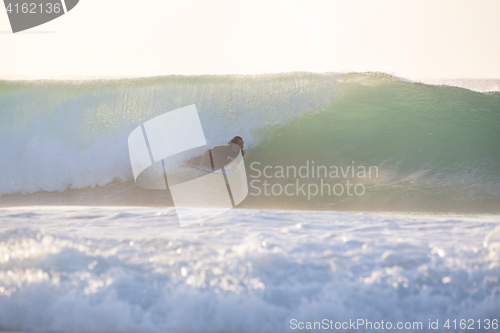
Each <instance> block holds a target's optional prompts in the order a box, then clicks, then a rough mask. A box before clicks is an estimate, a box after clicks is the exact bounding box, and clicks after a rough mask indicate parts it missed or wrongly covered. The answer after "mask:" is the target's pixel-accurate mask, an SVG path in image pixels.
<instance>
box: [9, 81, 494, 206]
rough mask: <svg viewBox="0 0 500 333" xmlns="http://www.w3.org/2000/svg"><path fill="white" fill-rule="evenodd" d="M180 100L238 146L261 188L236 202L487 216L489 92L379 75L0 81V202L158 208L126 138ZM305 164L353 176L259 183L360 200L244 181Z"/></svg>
mask: <svg viewBox="0 0 500 333" xmlns="http://www.w3.org/2000/svg"><path fill="white" fill-rule="evenodd" d="M190 104H195V105H196V107H197V109H198V111H199V115H200V119H201V122H202V126H203V129H204V132H205V136H206V137H207V139H208V140H209V141H222V142H224V141H227V140H229V139H230V138H232V137H233V136H235V135H240V136H242V137H243V138H244V139H245V145H246V155H245V163H246V166H247V174H248V176H249V181H251V180H254V179H256V180H258V181H259V182H254V183H253V184H254V186H255V187H258V188H259V189H260V190H261V191H262V193H261V194H260V195H254V194H257V192H258V191H257V189H255V188H253V190H252V189H251V190H250V195H249V196H248V198H247V199H246V200H245V201H244V202H243V203H242V204H241V205H242V207H248V208H259V207H260V208H264V207H265V208H281V209H315V210H316V209H327V210H330V209H334V210H375V211H376V210H379V211H391V210H403V211H433V212H464V213H498V212H500V207H499V205H498V202H500V201H499V200H500V149H498V144H499V142H500V131H499V130H500V94H499V93H479V92H474V91H471V90H467V89H462V88H457V87H449V86H430V85H424V84H415V83H410V82H405V81H402V80H399V79H397V78H394V77H391V76H389V75H385V74H380V73H353V74H344V75H339V74H311V73H288V74H273V75H259V76H241V75H240V76H238V75H235V76H193V77H184V76H167V77H155V78H144V79H123V80H109V81H106V80H101V81H81V82H76V81H27V82H13V81H1V82H0V109H1V112H0V139H1V141H0V142H1V144H0V154H1V156H2V157H3V158H2V159H1V161H0V172H1V173H2V175H3V177H2V179H1V180H0V194H1V195H2V201H3V205H18V204H22V203H30V204H31V203H36V204H47V203H50V204H75V203H76V204H79V203H80V202H82V203H83V204H90V205H93V204H127V205H136V204H138V205H144V204H146V205H160V206H161V205H166V204H168V198H167V199H165V196H162V199H157V198H156V196H157V195H156V194H155V195H154V197H155V198H153V195H151V193H152V192H147V191H141V190H139V189H137V188H136V186H135V184H134V183H133V180H132V173H131V169H130V161H129V156H128V149H127V136H128V134H129V133H130V131H131V130H132V129H133V128H135V127H136V126H138V125H139V124H140V123H141V122H143V121H145V120H147V119H151V118H153V117H155V116H157V115H160V114H163V113H165V112H168V111H170V110H173V109H176V108H179V107H182V106H185V105H190ZM313 161H314V165H315V166H316V168H317V167H320V166H322V167H324V168H326V169H328V170H329V171H330V170H332V169H331V167H332V166H334V167H337V168H338V169H340V168H343V169H342V170H344V171H346V170H347V167H351V168H352V167H356V169H355V170H356V174H355V177H352V173H351V172H350V171H352V169H349V171H348V172H346V173H345V175H346V176H345V177H344V176H342V172H341V171H339V172H340V175H341V176H339V177H336V178H331V177H324V176H322V177H314V178H313V177H311V176H310V177H309V178H308V179H303V178H300V177H297V176H295V177H294V176H290V175H288V177H284V178H283V177H280V178H277V177H274V175H273V177H272V179H270V180H269V184H270V186H272V185H275V184H277V185H276V187H275V190H278V185H279V186H281V187H284V186H286V185H287V184H292V183H293V184H296V182H297V181H299V182H300V184H302V183H305V184H306V187H307V186H308V185H309V184H311V186H313V185H312V184H316V185H317V186H320V185H321V178H323V182H324V183H328V184H329V186H330V187H332V186H334V185H335V184H340V185H343V186H345V185H346V182H347V181H348V180H349V181H350V182H351V183H352V184H353V185H358V184H361V185H362V186H363V189H364V194H363V195H361V196H357V195H353V196H349V195H347V194H346V193H344V194H343V195H331V194H330V195H314V196H310V195H307V193H306V195H302V193H299V194H298V195H294V196H286V195H278V196H276V195H273V194H272V193H271V194H270V195H268V196H266V195H265V194H263V193H264V192H263V190H264V188H263V186H264V185H263V182H264V180H266V179H264V176H263V175H260V177H257V178H253V177H251V176H258V175H259V174H258V172H257V171H255V170H254V169H259V170H260V171H262V169H263V168H264V167H265V166H270V167H272V168H273V170H274V169H275V167H276V166H283V167H285V168H286V167H295V168H296V169H298V168H300V167H301V166H304V165H306V164H307V163H309V165H312V164H313ZM254 162H257V164H253V166H254V167H253V168H250V165H252V163H254ZM362 166H363V167H365V168H369V167H373V170H374V172H373V174H372V176H371V177H368V176H366V177H361V178H360V177H357V171H358V170H361V169H359V167H362ZM323 170H324V169H323ZM375 170H376V171H377V172H376V173H375ZM316 171H317V169H316ZM375 174H376V175H377V176H376V177H375V176H374V175H375ZM294 186H295V185H294ZM357 189H358V190H359V191H358V193H359V192H360V191H361V189H362V188H361V187H360V186H359V187H358V188H357ZM275 193H277V191H275ZM166 197H168V195H166Z"/></svg>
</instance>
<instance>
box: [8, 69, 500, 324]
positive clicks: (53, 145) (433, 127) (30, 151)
mask: <svg viewBox="0 0 500 333" xmlns="http://www.w3.org/2000/svg"><path fill="white" fill-rule="evenodd" d="M192 104H194V105H196V108H197V110H198V113H199V117H200V121H201V124H202V127H203V131H204V134H205V137H206V138H207V140H208V141H209V142H227V141H228V140H229V139H231V138H232V137H234V136H235V135H239V136H241V137H243V139H244V141H245V157H244V163H245V166H246V170H247V179H248V181H249V184H250V182H252V181H254V183H253V185H254V186H255V187H257V188H258V189H260V190H262V191H261V193H259V194H258V195H254V194H255V193H256V189H255V188H254V187H252V186H249V195H248V197H247V198H246V199H245V200H244V201H243V202H242V203H241V204H240V205H238V206H237V208H236V209H232V210H230V211H229V212H226V213H224V214H223V215H220V216H218V217H215V218H211V219H208V220H206V221H204V222H203V223H199V224H193V225H190V226H187V227H183V228H181V227H180V225H179V220H178V219H177V215H176V210H175V208H174V207H173V201H172V198H171V195H170V193H169V191H168V190H146V189H142V188H140V187H138V186H137V185H136V184H135V182H134V179H133V175H132V170H131V166H130V158H129V151H128V147H127V138H128V135H129V134H130V132H131V131H132V130H133V129H134V128H136V127H137V126H139V125H140V124H141V123H143V122H144V121H147V120H149V119H153V118H154V117H156V116H158V115H161V114H164V113H165V112H168V111H171V110H174V109H177V108H180V107H183V106H187V105H192ZM499 142H500V93H499V92H498V91H481V92H479V91H473V90H468V89H463V88H459V87H454V86H445V85H426V84H422V83H415V82H409V81H407V80H403V79H399V78H395V77H392V76H389V75H386V74H383V73H350V74H335V73H324V74H313V73H285V74H269V75H256V76H249V75H226V76H209V75H207V76H164V77H151V78H141V79H120V80H92V81H48V80H42V81H0V175H1V177H0V331H15V332H79V333H80V332H81V333H84V332H85V333H90V332H95V333H105V332H117V333H118V332H134V333H138V332H174V333H193V332H214V333H221V332H242V333H243V332H294V331H304V330H301V329H299V328H298V327H296V328H295V329H294V327H293V325H294V324H293V323H298V322H302V323H307V322H309V323H314V322H320V323H321V322H323V320H325V319H326V320H327V321H331V322H332V325H333V326H332V327H330V328H328V329H306V330H305V331H310V332H312V331H317V330H319V331H353V332H387V331H390V332H393V331H395V330H397V329H396V325H397V323H398V322H401V323H403V326H404V324H405V323H412V324H413V323H422V329H414V328H411V329H401V330H402V331H412V332H417V331H429V329H428V325H429V323H430V322H436V321H438V328H437V329H433V331H436V332H450V331H466V330H467V331H475V332H483V331H484V332H491V331H494V330H495V329H494V327H493V326H492V325H493V323H494V322H495V321H496V322H497V323H498V320H500V316H499V314H500V281H499V280H500V204H499V203H500V150H499V149H498V143H499ZM251 166H253V167H251ZM313 166H314V167H313ZM322 166H324V167H325V169H327V168H328V169H327V170H328V173H325V174H322V169H318V167H322ZM361 166H362V167H365V170H367V172H366V175H364V176H363V174H362V173H358V172H359V170H360V169H359V168H360V167H361ZM265 167H268V169H265V170H267V171H264V168H265ZM332 167H333V168H332ZM354 167H356V173H355V172H354V169H353V168H354ZM370 167H371V168H372V169H370ZM301 168H302V169H301ZM314 168H316V169H314ZM335 168H337V169H338V173H337V174H336V173H335V172H334V171H335ZM348 168H350V169H348ZM280 170H286V171H290V170H292V171H293V170H296V171H297V174H294V173H290V172H288V173H286V172H283V173H282V174H280V173H279V172H280ZM299 170H302V171H303V173H300V174H299ZM306 170H308V172H309V173H308V174H307V177H306V176H305V171H306ZM346 170H347V171H346ZM368 170H372V171H373V172H372V173H371V174H368ZM374 170H376V172H375V171H374ZM269 172H271V174H270V173H269ZM332 172H333V173H332ZM321 175H323V176H321ZM268 176H271V177H270V178H269V177H268ZM264 182H268V183H269V184H270V185H269V187H268V188H267V190H268V191H271V190H272V187H273V186H274V189H279V188H282V189H284V188H286V186H287V185H289V184H297V187H299V185H304V186H305V188H308V186H309V187H310V188H311V187H312V184H319V185H321V184H323V183H326V184H327V185H328V186H329V188H330V189H334V188H337V189H338V188H340V186H344V187H345V186H346V184H347V182H351V183H354V185H358V186H361V185H362V186H363V188H364V189H365V192H364V193H363V194H362V195H352V196H349V195H348V194H347V193H345V192H343V193H342V194H341V195H333V194H330V195H319V194H317V195H309V197H307V196H303V195H300V193H299V192H297V193H299V195H293V196H287V195H274V194H273V193H272V191H271V192H264V191H263V190H264V187H262V186H263V184H264ZM322 182H323V183H322ZM325 188H326V187H325ZM359 188H360V187H358V189H359ZM295 190H296V189H294V191H295ZM266 193H270V194H269V195H266ZM275 193H277V192H275ZM358 193H359V192H358ZM309 194H310V193H309ZM184 209H189V208H184ZM198 214H202V213H199V212H198ZM358 319H359V320H364V321H370V322H372V323H380V322H381V321H384V323H386V324H387V323H388V322H390V323H391V324H392V325H393V327H392V328H390V329H389V328H387V326H385V328H380V329H377V328H366V327H365V326H360V327H356V328H352V326H351V327H350V328H349V329H345V328H344V329H342V328H341V329H338V328H335V323H340V325H341V326H342V323H345V322H349V321H356V320H358ZM453 320H455V321H456V323H458V326H457V328H453ZM461 320H465V321H466V322H467V325H468V326H470V325H471V322H470V321H472V323H473V324H472V326H471V328H470V329H463V328H461V326H460V321H461ZM447 321H448V323H449V324H450V325H451V328H449V327H448V328H447V327H445V326H444V325H445V323H446V322H447ZM486 323H489V325H490V326H491V329H487V328H486Z"/></svg>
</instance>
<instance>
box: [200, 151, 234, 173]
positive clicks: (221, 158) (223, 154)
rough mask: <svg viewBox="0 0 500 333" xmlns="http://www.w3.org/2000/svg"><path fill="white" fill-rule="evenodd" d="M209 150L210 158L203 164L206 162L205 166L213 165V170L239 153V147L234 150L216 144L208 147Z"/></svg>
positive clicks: (229, 161)
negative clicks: (210, 147)
mask: <svg viewBox="0 0 500 333" xmlns="http://www.w3.org/2000/svg"><path fill="white" fill-rule="evenodd" d="M210 151H211V154H210V155H211V156H210V160H209V161H208V163H205V164H208V165H207V167H209V168H212V167H213V169H214V170H217V169H220V168H222V167H224V166H226V165H228V164H229V163H231V162H232V161H233V160H234V159H235V158H236V156H238V154H239V153H240V150H239V149H238V150H236V151H234V150H233V148H231V147H230V146H218V147H214V148H212V149H210Z"/></svg>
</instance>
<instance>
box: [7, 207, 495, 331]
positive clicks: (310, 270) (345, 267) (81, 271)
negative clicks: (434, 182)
mask: <svg viewBox="0 0 500 333" xmlns="http://www.w3.org/2000/svg"><path fill="white" fill-rule="evenodd" d="M0 219H1V221H2V223H1V225H0V267H1V270H0V285H1V287H0V291H1V293H0V313H2V316H0V327H2V328H3V329H9V330H19V331H50V332H292V331H294V330H293V329H292V328H291V326H290V321H291V320H292V319H296V320H298V321H302V322H307V321H309V322H315V321H322V320H323V319H329V320H333V322H346V321H347V322H348V321H349V320H350V319H351V320H356V319H358V318H359V319H364V320H369V321H371V322H380V321H382V320H383V321H384V322H393V323H394V325H396V323H397V322H403V323H405V322H412V323H413V322H422V323H423V325H424V328H426V327H427V325H428V322H429V320H431V321H433V322H434V321H436V320H438V321H439V322H440V327H439V330H437V331H438V332H448V331H449V330H447V329H445V328H444V327H443V325H444V323H445V322H446V320H447V319H450V320H454V319H456V320H457V321H460V320H462V319H465V320H469V319H473V320H474V321H476V322H477V320H481V322H484V321H486V320H490V321H493V320H494V319H500V318H499V314H500V312H499V311H498V310H499V309H500V281H499V277H500V225H499V224H498V221H499V220H498V219H496V220H495V218H491V217H490V218H484V217H483V218H476V219H469V220H468V219H460V217H446V216H443V217H441V218H440V219H437V218H429V217H426V218H423V217H418V218H415V217H382V216H377V215H372V214H366V213H342V212H310V211H309V212H308V211H302V212H301V211H283V210H245V209H236V210H232V211H230V212H228V213H226V214H225V215H223V216H221V217H220V218H215V219H211V220H208V221H206V222H204V223H201V224H199V225H191V226H188V227H184V228H180V227H179V225H178V222H177V218H176V215H175V210H174V209H173V208H163V209H154V208H151V207H121V208H117V207H59V208H57V207H45V208H44V207H23V208H3V209H1V210H0ZM476 328H477V323H476ZM341 331H342V330H341ZM351 331H360V332H365V331H367V330H365V329H364V327H360V328H359V329H357V330H351ZM381 331H385V330H381ZM406 331H417V330H406ZM423 331H428V330H423ZM452 331H453V330H452ZM475 331H481V330H475Z"/></svg>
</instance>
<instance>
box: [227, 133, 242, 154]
mask: <svg viewBox="0 0 500 333" xmlns="http://www.w3.org/2000/svg"><path fill="white" fill-rule="evenodd" d="M229 143H230V144H231V143H233V144H235V145H237V146H238V147H239V148H240V149H241V155H242V156H245V152H244V151H243V148H244V147H245V146H244V141H243V139H242V138H241V136H235V137H234V138H232V139H231V141H229Z"/></svg>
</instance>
